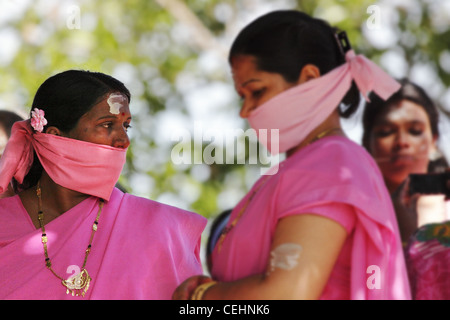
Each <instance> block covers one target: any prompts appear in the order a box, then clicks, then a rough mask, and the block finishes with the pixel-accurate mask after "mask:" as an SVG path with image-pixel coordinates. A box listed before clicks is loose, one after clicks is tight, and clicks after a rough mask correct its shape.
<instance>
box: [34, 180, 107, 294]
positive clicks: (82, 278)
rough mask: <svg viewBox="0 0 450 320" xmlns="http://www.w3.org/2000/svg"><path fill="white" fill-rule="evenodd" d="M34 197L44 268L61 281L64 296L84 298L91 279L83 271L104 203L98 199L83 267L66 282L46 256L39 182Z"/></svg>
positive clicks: (45, 236)
mask: <svg viewBox="0 0 450 320" xmlns="http://www.w3.org/2000/svg"><path fill="white" fill-rule="evenodd" d="M36 195H37V197H38V210H39V211H38V220H39V225H40V227H41V230H42V236H41V241H42V245H43V247H44V256H45V266H46V267H47V268H48V269H49V270H50V271H51V272H52V273H53V275H55V277H57V278H58V279H60V280H61V283H62V285H63V286H64V287H65V288H66V294H69V293H71V294H72V296H79V295H81V296H83V297H84V295H85V294H86V292H87V291H88V289H89V284H90V282H91V281H92V278H91V277H90V276H89V273H88V272H87V270H86V269H85V267H86V262H87V259H88V256H89V253H90V252H91V247H92V240H93V239H94V234H95V232H96V231H97V226H98V220H99V218H100V213H101V212H102V208H103V205H104V203H105V202H104V200H103V199H99V209H98V212H97V217H96V219H95V221H94V224H93V225H92V232H91V237H90V239H89V245H88V246H87V249H86V252H85V255H84V262H83V266H82V267H81V272H80V273H79V274H77V275H74V276H71V277H69V279H67V280H66V279H64V278H62V277H61V276H59V275H58V274H56V272H55V271H54V270H53V269H52V262H51V260H50V258H49V256H48V249H47V242H48V238H47V234H46V233H45V227H44V212H43V211H42V198H41V187H40V185H39V182H38V184H37V187H36Z"/></svg>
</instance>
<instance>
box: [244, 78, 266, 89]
mask: <svg viewBox="0 0 450 320" xmlns="http://www.w3.org/2000/svg"><path fill="white" fill-rule="evenodd" d="M256 81H261V80H259V79H250V80H247V81H245V82H243V83H242V84H241V88H243V87H245V86H246V85H247V84H249V83H250V82H256Z"/></svg>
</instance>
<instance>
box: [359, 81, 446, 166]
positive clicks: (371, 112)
mask: <svg viewBox="0 0 450 320" xmlns="http://www.w3.org/2000/svg"><path fill="white" fill-rule="evenodd" d="M397 81H398V82H399V83H400V84H401V88H400V89H399V90H398V91H397V92H395V93H394V94H393V95H392V96H390V97H389V99H387V100H386V101H385V100H383V99H382V98H380V97H379V96H378V95H377V94H376V93H374V92H372V93H370V94H369V100H370V102H368V103H366V105H365V107H364V112H363V115H362V125H363V136H362V145H363V146H364V147H365V148H366V150H368V151H369V152H370V148H369V146H370V145H369V140H370V135H371V133H372V131H373V128H374V126H375V124H376V121H377V119H378V117H379V116H380V115H381V114H382V113H383V112H385V111H386V109H387V108H389V107H391V106H392V105H395V104H397V103H399V102H400V101H402V100H408V101H411V102H414V103H416V104H417V105H419V106H420V107H422V108H423V110H424V111H425V112H426V114H427V116H428V119H429V121H430V127H431V133H432V134H433V136H435V137H436V138H439V112H438V109H437V107H436V105H435V103H434V102H433V100H432V99H431V98H430V97H429V96H428V94H427V93H426V92H425V90H424V89H423V88H422V87H420V86H419V85H417V84H415V83H413V82H411V81H410V80H408V79H406V78H404V79H400V80H397ZM444 167H448V164H447V161H446V160H445V159H444V158H439V159H437V160H436V161H430V165H429V170H428V171H429V172H436V171H442V168H444Z"/></svg>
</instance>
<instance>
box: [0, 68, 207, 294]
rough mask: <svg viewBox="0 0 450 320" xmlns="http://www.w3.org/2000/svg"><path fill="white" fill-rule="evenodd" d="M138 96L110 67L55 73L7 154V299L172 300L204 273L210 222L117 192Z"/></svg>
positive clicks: (3, 237)
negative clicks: (10, 192) (10, 191)
mask: <svg viewBox="0 0 450 320" xmlns="http://www.w3.org/2000/svg"><path fill="white" fill-rule="evenodd" d="M129 101H130V93H129V91H128V90H127V89H126V88H125V86H124V85H123V84H122V83H121V82H119V81H118V80H116V79H114V78H112V77H110V76H107V75H105V74H102V73H96V72H89V71H75V70H69V71H66V72H62V73H59V74H57V75H55V76H52V77H50V78H49V79H47V80H46V81H45V82H44V83H43V84H42V85H41V86H40V88H39V89H38V91H37V93H36V96H35V98H34V101H33V106H32V111H31V119H28V120H25V121H20V122H16V123H15V124H14V126H13V129H12V135H11V138H10V140H9V142H8V144H7V146H6V150H5V153H4V154H3V156H2V158H1V159H0V193H1V192H4V191H5V190H6V189H7V187H8V185H9V183H10V181H11V179H13V181H14V185H15V188H16V191H17V194H16V195H15V196H12V197H9V198H4V199H0V256H1V259H0V288H1V290H0V298H1V299H83V298H84V299H169V298H170V297H171V294H172V292H173V290H174V289H175V288H176V286H177V285H178V284H179V283H180V282H182V281H183V280H185V279H186V278H188V277H189V276H192V275H194V274H198V273H199V272H202V266H201V263H200V259H199V246H200V236H201V233H202V231H203V228H204V227H205V224H206V219H205V218H203V217H201V216H199V215H197V214H194V213H191V212H187V211H184V210H181V209H178V208H175V207H171V206H168V205H163V204H160V203H157V202H154V201H151V200H148V199H144V198H140V197H136V196H132V195H130V194H126V193H123V192H121V191H120V190H119V189H117V188H115V184H116V183H117V179H118V178H119V175H120V173H121V171H122V167H123V165H124V163H125V160H126V151H127V148H128V146H129V144H130V141H129V139H128V135H127V130H128V128H129V127H130V122H131V113H130V109H129Z"/></svg>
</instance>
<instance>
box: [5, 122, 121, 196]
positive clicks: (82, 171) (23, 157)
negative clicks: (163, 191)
mask: <svg viewBox="0 0 450 320" xmlns="http://www.w3.org/2000/svg"><path fill="white" fill-rule="evenodd" d="M33 150H34V151H36V154H37V156H38V158H39V160H40V162H41V164H42V166H43V167H44V170H45V171H46V172H47V173H48V175H49V176H50V178H51V179H52V180H53V181H55V182H56V183H57V184H59V185H61V186H63V187H65V188H68V189H71V190H75V191H78V192H81V193H85V194H89V195H92V196H96V197H99V198H102V199H105V200H109V197H110V195H111V192H112V190H113V189H114V186H115V184H116V182H117V180H118V179H119V176H120V173H121V171H122V168H123V165H124V164H125V161H126V151H127V150H126V149H121V148H114V147H111V146H106V145H100V144H95V143H90V142H86V141H81V140H75V139H69V138H65V137H60V136H56V135H53V134H46V133H40V132H33V130H32V128H31V126H30V122H29V120H25V121H19V122H16V123H15V124H14V126H13V128H12V130H11V138H10V140H9V142H8V144H7V145H6V149H5V152H4V153H3V156H2V157H1V158H0V194H1V193H3V192H5V191H6V190H7V188H8V184H9V183H10V181H11V179H12V178H13V177H14V178H15V179H16V180H17V181H18V182H19V183H22V182H23V179H24V177H25V176H26V174H27V173H28V171H29V170H30V167H31V164H32V163H33Z"/></svg>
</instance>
